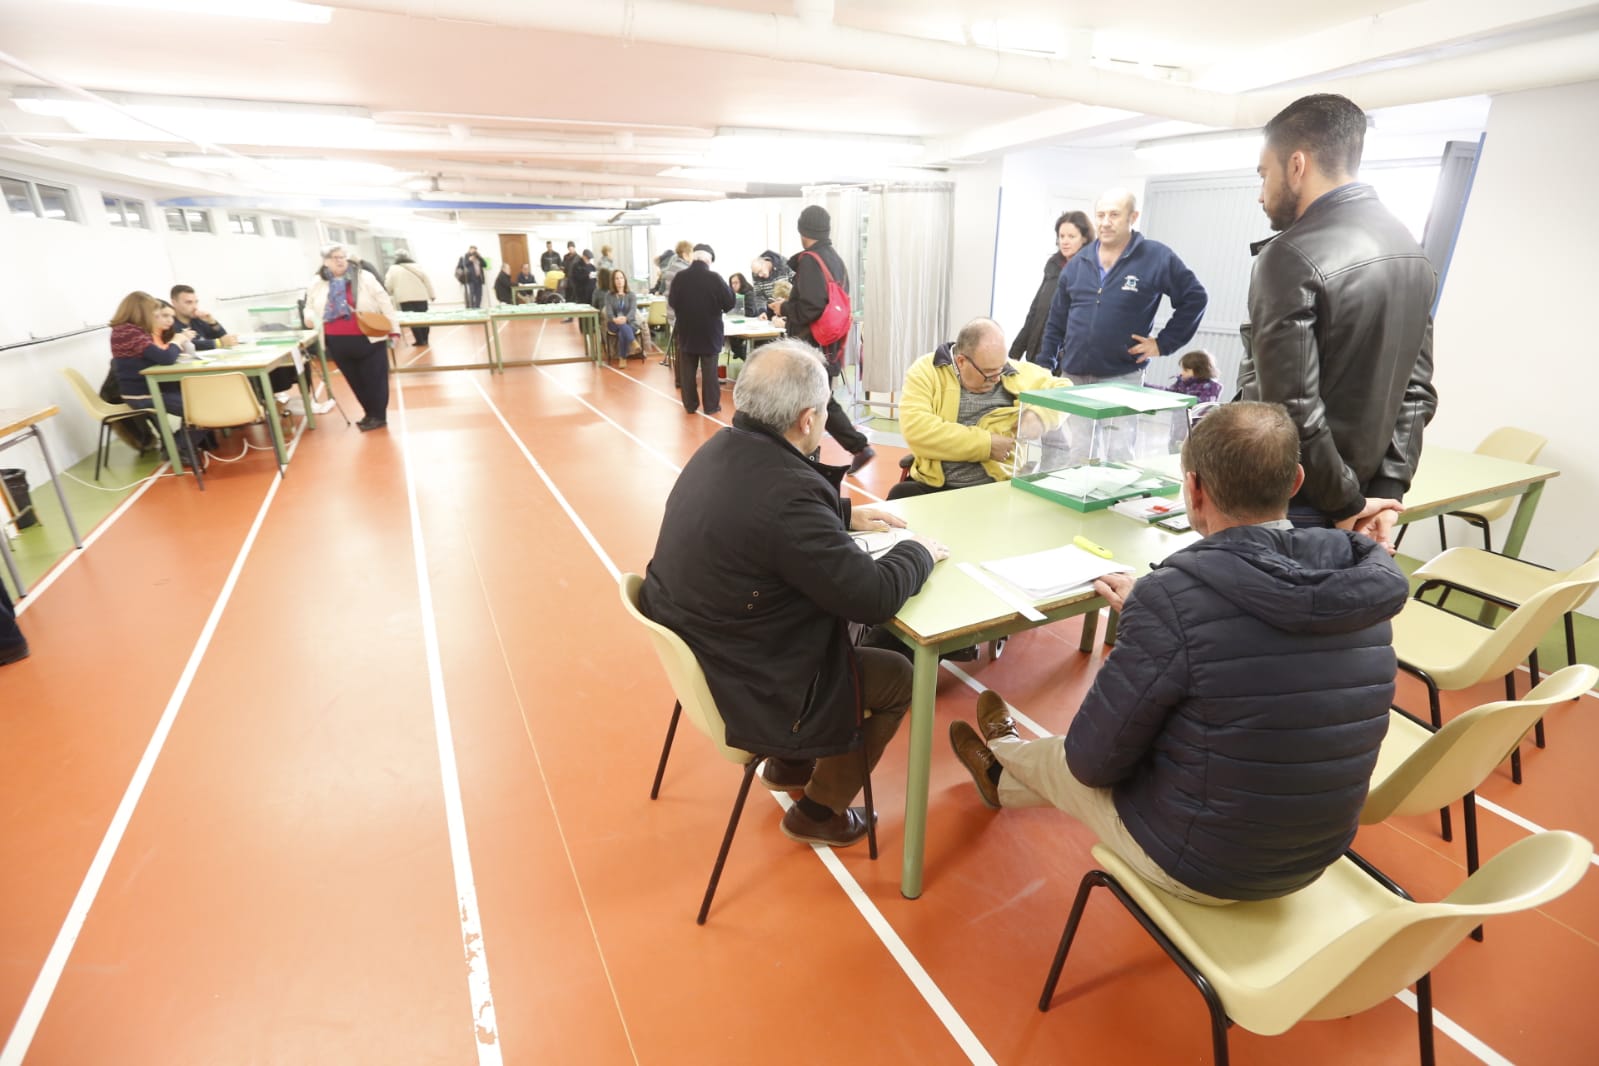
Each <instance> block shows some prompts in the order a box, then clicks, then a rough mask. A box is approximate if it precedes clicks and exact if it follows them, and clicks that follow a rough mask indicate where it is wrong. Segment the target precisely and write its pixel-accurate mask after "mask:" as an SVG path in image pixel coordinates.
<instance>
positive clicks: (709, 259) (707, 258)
mask: <svg viewBox="0 0 1599 1066" xmlns="http://www.w3.org/2000/svg"><path fill="white" fill-rule="evenodd" d="M694 259H695V261H697V262H700V263H714V262H716V256H714V255H712V254H711V253H710V252H708V251H706V250H705V249H704V248H701V249H700V250H699V251H697V252H695V253H694Z"/></svg>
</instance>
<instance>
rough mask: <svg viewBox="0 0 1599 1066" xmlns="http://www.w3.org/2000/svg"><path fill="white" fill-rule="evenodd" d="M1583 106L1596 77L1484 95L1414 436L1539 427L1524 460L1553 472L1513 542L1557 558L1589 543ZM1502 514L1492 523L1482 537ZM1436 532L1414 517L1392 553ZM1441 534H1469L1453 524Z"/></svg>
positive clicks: (1591, 274) (1597, 161)
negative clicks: (1481, 138) (1426, 410)
mask: <svg viewBox="0 0 1599 1066" xmlns="http://www.w3.org/2000/svg"><path fill="white" fill-rule="evenodd" d="M1595 113H1599V82H1590V83H1588V84H1585V85H1577V86H1567V87H1564V88H1559V89H1540V90H1536V91H1532V92H1524V93H1512V94H1509V95H1506V96H1500V97H1496V98H1495V99H1494V101H1493V105H1492V109H1491V110H1490V112H1489V117H1488V133H1487V140H1486V142H1485V144H1484V146H1483V154H1482V158H1481V160H1480V162H1479V164H1478V168H1477V178H1476V182H1475V184H1474V185H1473V187H1472V191H1471V199H1470V201H1469V203H1468V204H1467V207H1466V215H1465V219H1464V221H1463V223H1462V226H1461V231H1460V237H1459V241H1458V243H1457V244H1456V246H1455V253H1454V258H1453V261H1452V262H1451V263H1450V265H1449V271H1448V275H1447V277H1446V278H1445V279H1444V288H1443V299H1442V302H1441V304H1440V306H1439V309H1438V318H1437V323H1436V327H1435V336H1434V342H1435V343H1434V358H1435V362H1436V372H1435V378H1434V380H1435V382H1436V384H1437V386H1438V394H1439V400H1438V415H1437V417H1436V418H1435V419H1434V420H1433V423H1432V425H1431V426H1430V427H1428V430H1427V442H1428V443H1429V444H1443V445H1448V446H1450V447H1455V448H1468V449H1469V448H1473V447H1475V446H1476V445H1477V443H1478V442H1479V441H1480V440H1481V439H1482V438H1483V436H1485V435H1486V434H1487V433H1488V431H1489V430H1491V429H1493V428H1495V427H1496V426H1503V425H1514V426H1521V427H1523V428H1526V429H1530V430H1534V431H1535V432H1538V433H1541V434H1543V435H1545V436H1547V437H1548V438H1549V444H1548V446H1547V447H1546V448H1545V449H1544V451H1543V455H1542V456H1541V457H1540V458H1539V460H1538V461H1539V463H1540V464H1542V465H1545V466H1552V467H1558V468H1559V469H1560V471H1561V473H1560V476H1559V477H1557V478H1555V479H1554V480H1553V481H1551V482H1549V484H1548V487H1547V488H1546V489H1545V490H1544V494H1543V500H1542V502H1541V503H1540V504H1539V508H1538V515H1537V518H1536V520H1535V521H1534V522H1533V526H1532V531H1531V533H1530V534H1529V536H1528V537H1527V543H1526V545H1525V547H1524V548H1523V551H1522V554H1523V555H1524V556H1525V557H1526V558H1528V559H1531V560H1533V561H1535V562H1538V563H1542V564H1544V565H1546V566H1554V567H1558V568H1561V569H1564V568H1567V567H1570V566H1574V565H1576V564H1577V563H1579V562H1581V561H1582V560H1583V559H1585V558H1587V556H1588V555H1589V553H1591V552H1592V551H1593V549H1594V548H1595V547H1596V546H1599V527H1596V526H1595V524H1594V516H1595V514H1596V513H1599V504H1596V502H1595V501H1599V459H1596V448H1595V445H1594V435H1593V432H1592V426H1593V422H1592V419H1593V411H1594V403H1595V398H1594V388H1593V377H1594V375H1593V369H1594V366H1595V358H1594V352H1593V344H1592V341H1591V340H1590V339H1589V337H1588V336H1587V334H1588V331H1587V329H1586V328H1585V323H1586V321H1587V315H1586V313H1585V311H1584V310H1583V309H1584V308H1585V307H1586V306H1587V301H1588V300H1589V299H1591V298H1592V294H1593V293H1594V292H1596V291H1599V266H1596V265H1595V263H1596V260H1595V257H1594V242H1595V239H1596V238H1599V198H1596V197H1595V196H1594V193H1593V175H1594V174H1595V173H1596V172H1599V142H1596V140H1595V138H1594V136H1593V132H1594V126H1593V115H1594V114H1595ZM1529 225H1530V226H1531V227H1532V228H1531V229H1530V230H1529V229H1527V228H1526V227H1527V226H1529ZM1509 524H1510V518H1509V517H1508V516H1507V517H1506V518H1505V519H1503V520H1502V521H1501V522H1499V523H1496V528H1495V530H1494V543H1495V544H1496V545H1497V544H1499V543H1500V542H1501V540H1502V538H1503V536H1504V533H1505V531H1506V530H1507V529H1508V528H1509ZM1436 531H1437V526H1436V523H1421V524H1419V525H1418V526H1417V528H1416V529H1415V530H1414V531H1413V532H1412V533H1411V534H1410V535H1409V536H1407V538H1406V540H1405V545H1404V547H1405V551H1406V553H1407V554H1410V553H1415V554H1418V555H1420V556H1422V557H1423V558H1425V557H1426V556H1427V555H1428V554H1430V553H1431V551H1432V550H1433V549H1435V548H1436V546H1437V539H1436ZM1450 541H1451V543H1455V544H1471V543H1474V542H1475V543H1478V544H1480V543H1481V541H1480V540H1477V539H1476V534H1475V533H1474V532H1472V531H1470V530H1469V529H1467V527H1465V526H1464V525H1462V524H1460V523H1458V522H1451V530H1450ZM1585 613H1589V614H1599V605H1596V604H1595V603H1594V602H1593V601H1590V602H1589V604H1588V606H1587V608H1586V610H1585Z"/></svg>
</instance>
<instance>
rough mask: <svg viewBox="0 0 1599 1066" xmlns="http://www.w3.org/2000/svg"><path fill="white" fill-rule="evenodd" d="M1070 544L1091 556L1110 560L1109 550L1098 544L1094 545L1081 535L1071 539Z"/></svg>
mask: <svg viewBox="0 0 1599 1066" xmlns="http://www.w3.org/2000/svg"><path fill="white" fill-rule="evenodd" d="M1072 543H1073V544H1075V545H1077V546H1078V547H1079V548H1081V549H1083V551H1085V552H1089V553H1090V554H1093V555H1097V556H1099V557H1100V558H1101V559H1109V558H1110V549H1109V548H1102V547H1100V546H1099V545H1098V544H1095V543H1094V542H1093V541H1091V540H1089V539H1088V538H1087V537H1085V536H1082V535H1081V534H1079V535H1078V536H1075V537H1073V538H1072Z"/></svg>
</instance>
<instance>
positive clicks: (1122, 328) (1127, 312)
mask: <svg viewBox="0 0 1599 1066" xmlns="http://www.w3.org/2000/svg"><path fill="white" fill-rule="evenodd" d="M1094 217H1095V222H1096V224H1097V226H1098V228H1099V239H1098V240H1096V241H1094V243H1093V244H1090V245H1089V246H1088V247H1087V248H1084V249H1083V250H1082V251H1081V252H1079V253H1077V254H1076V255H1074V256H1072V258H1071V261H1070V262H1069V263H1067V264H1066V269H1064V270H1062V271H1061V275H1060V285H1059V286H1058V287H1057V288H1056V289H1055V300H1054V302H1053V303H1052V304H1051V305H1050V308H1049V321H1048V322H1047V323H1046V324H1045V326H1044V339H1043V341H1042V342H1041V343H1040V344H1039V349H1038V353H1037V354H1036V355H1035V356H1034V360H1035V361H1036V362H1038V363H1040V364H1042V365H1043V366H1046V367H1048V368H1049V370H1050V372H1051V373H1055V374H1059V375H1061V376H1062V377H1068V378H1071V380H1072V383H1073V384H1075V385H1086V384H1090V383H1092V382H1096V381H1125V382H1128V383H1130V384H1134V385H1137V384H1140V383H1141V382H1142V380H1143V374H1144V364H1145V363H1147V362H1149V360H1150V359H1152V358H1154V357H1155V356H1157V355H1170V354H1172V353H1173V352H1176V351H1177V350H1178V349H1180V348H1182V346H1183V345H1185V344H1187V343H1188V342H1189V341H1190V340H1192V339H1193V336H1194V331H1195V330H1196V329H1198V328H1199V320H1200V319H1201V318H1203V317H1204V314H1205V302H1206V297H1205V287H1204V286H1203V285H1201V284H1200V283H1199V279H1198V278H1196V277H1194V272H1193V271H1192V270H1189V269H1188V267H1187V266H1186V265H1184V263H1183V261H1182V260H1181V259H1179V258H1177V254H1176V253H1175V252H1173V251H1172V250H1171V249H1170V248H1168V247H1166V246H1165V245H1164V244H1161V243H1160V242H1159V241H1152V240H1149V239H1148V238H1146V237H1145V236H1144V235H1143V234H1142V233H1137V232H1135V231H1134V230H1133V223H1134V222H1137V221H1138V202H1137V200H1136V199H1134V197H1133V194H1132V193H1130V192H1128V191H1127V190H1126V189H1110V190H1108V191H1106V192H1105V193H1104V194H1103V195H1101V196H1100V198H1099V203H1098V204H1097V205H1096V206H1095V208H1094ZM1162 296H1164V297H1166V298H1167V299H1168V300H1170V301H1171V306H1172V315H1171V319H1170V320H1169V321H1168V322H1167V323H1166V325H1165V327H1164V328H1162V329H1161V331H1160V335H1159V336H1158V337H1152V336H1150V330H1151V329H1152V328H1153V326H1154V323H1155V312H1156V311H1157V310H1159V308H1160V299H1161V297H1162ZM1073 429H1074V431H1073V433H1072V455H1073V458H1074V459H1076V460H1078V461H1081V460H1082V459H1084V458H1086V457H1087V447H1088V442H1087V439H1086V437H1087V435H1086V434H1083V433H1079V432H1076V427H1073ZM1079 445H1080V447H1079ZM1112 448H1113V450H1115V451H1120V452H1125V453H1126V454H1127V455H1130V454H1131V450H1130V449H1131V442H1126V447H1124V448H1123V447H1118V446H1117V445H1115V444H1113V445H1112ZM1111 457H1112V458H1116V457H1117V456H1115V455H1112V456H1111Z"/></svg>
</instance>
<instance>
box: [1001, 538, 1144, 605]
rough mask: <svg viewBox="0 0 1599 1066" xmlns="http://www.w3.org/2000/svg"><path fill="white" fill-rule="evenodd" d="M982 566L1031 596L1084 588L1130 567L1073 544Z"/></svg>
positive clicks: (1056, 594) (1040, 597)
mask: <svg viewBox="0 0 1599 1066" xmlns="http://www.w3.org/2000/svg"><path fill="white" fill-rule="evenodd" d="M983 569H984V570H987V571H988V572H989V573H991V574H993V575H994V576H996V577H999V578H1002V579H1003V580H1005V581H1007V582H1009V583H1010V584H1012V585H1014V586H1015V587H1016V588H1018V589H1020V590H1021V591H1023V592H1025V593H1026V594H1027V595H1028V596H1030V597H1032V598H1033V599H1035V600H1045V599H1055V598H1058V597H1060V596H1063V595H1065V594H1066V593H1067V592H1071V591H1073V590H1076V589H1086V588H1087V587H1088V586H1090V585H1092V584H1093V583H1094V581H1095V580H1097V579H1098V578H1101V577H1104V576H1105V575H1106V574H1116V573H1122V574H1130V573H1132V572H1133V568H1132V567H1130V566H1127V565H1125V564H1122V563H1118V562H1116V561H1115V560H1112V559H1102V558H1100V557H1099V556H1097V555H1094V554H1092V553H1090V552H1085V551H1083V549H1081V548H1079V547H1077V545H1075V544H1067V545H1066V546H1064V547H1061V548H1050V549H1048V550H1047V551H1041V552H1033V553H1032V554H1031V555H1013V556H1011V557H1010V558H1008V559H994V560H991V561H989V562H986V563H984V564H983Z"/></svg>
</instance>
